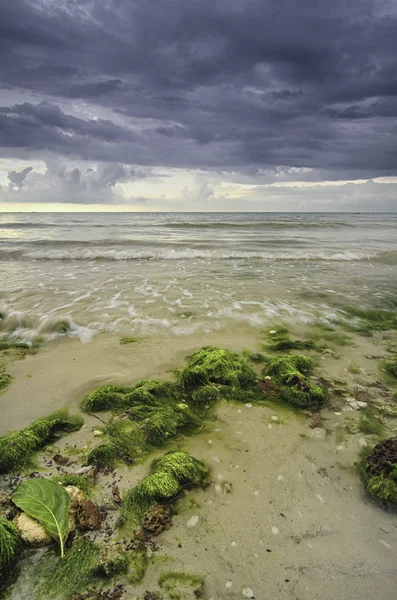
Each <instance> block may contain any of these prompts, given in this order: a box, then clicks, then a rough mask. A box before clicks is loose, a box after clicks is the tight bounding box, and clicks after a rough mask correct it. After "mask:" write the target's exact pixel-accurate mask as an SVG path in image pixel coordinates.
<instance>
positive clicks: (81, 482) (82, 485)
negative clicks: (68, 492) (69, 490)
mask: <svg viewBox="0 0 397 600" xmlns="http://www.w3.org/2000/svg"><path fill="white" fill-rule="evenodd" d="M53 480H54V481H57V482H58V483H61V484H62V485H64V486H67V485H73V486H74V487H78V488H79V489H80V490H81V491H83V492H84V494H85V495H86V496H90V495H91V494H92V491H93V489H94V482H93V481H92V479H90V478H89V477H86V476H85V475H72V474H69V473H62V474H61V475H55V476H54V477H53Z"/></svg>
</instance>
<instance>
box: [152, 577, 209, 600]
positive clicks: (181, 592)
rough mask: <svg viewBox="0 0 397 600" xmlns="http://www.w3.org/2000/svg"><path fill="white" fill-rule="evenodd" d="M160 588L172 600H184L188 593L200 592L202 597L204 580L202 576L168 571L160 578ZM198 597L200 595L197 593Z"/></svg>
mask: <svg viewBox="0 0 397 600" xmlns="http://www.w3.org/2000/svg"><path fill="white" fill-rule="evenodd" d="M158 583H159V586H160V588H161V589H163V590H164V591H165V593H166V594H167V597H168V598H169V599H170V600H182V598H185V597H186V592H188V591H190V592H193V591H194V590H200V594H199V595H200V596H201V595H202V594H203V588H204V579H203V577H202V576H201V575H194V574H191V573H183V572H180V571H166V572H163V573H161V575H160V577H159V582H158ZM196 595H198V594H197V593H196Z"/></svg>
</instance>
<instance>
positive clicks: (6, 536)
mask: <svg viewBox="0 0 397 600" xmlns="http://www.w3.org/2000/svg"><path fill="white" fill-rule="evenodd" d="M20 548H21V539H20V536H19V533H18V530H17V528H16V527H15V525H14V524H13V523H11V522H10V521H7V519H6V518H5V517H3V516H1V515H0V586H1V584H3V583H4V582H5V580H6V579H7V578H8V577H9V575H10V574H11V572H12V569H13V567H14V566H15V563H16V561H17V558H18V555H19V551H20Z"/></svg>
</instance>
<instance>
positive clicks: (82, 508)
mask: <svg viewBox="0 0 397 600" xmlns="http://www.w3.org/2000/svg"><path fill="white" fill-rule="evenodd" d="M101 521H102V519H101V511H100V510H99V506H97V505H96V504H94V503H93V502H91V500H82V501H81V502H79V503H78V506H77V514H76V522H77V527H78V528H79V529H80V531H89V530H93V529H99V528H100V526H101Z"/></svg>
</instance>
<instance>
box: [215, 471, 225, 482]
mask: <svg viewBox="0 0 397 600" xmlns="http://www.w3.org/2000/svg"><path fill="white" fill-rule="evenodd" d="M216 478H217V480H218V481H223V475H221V474H220V473H218V475H217V476H216Z"/></svg>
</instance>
